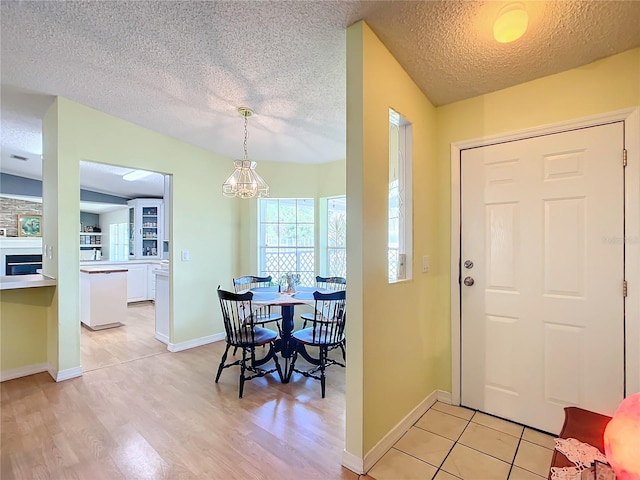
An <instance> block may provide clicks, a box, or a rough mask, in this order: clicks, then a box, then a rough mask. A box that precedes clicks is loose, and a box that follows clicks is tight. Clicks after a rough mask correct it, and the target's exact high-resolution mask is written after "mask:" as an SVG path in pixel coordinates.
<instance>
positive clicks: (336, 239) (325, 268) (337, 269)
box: [320, 196, 347, 277]
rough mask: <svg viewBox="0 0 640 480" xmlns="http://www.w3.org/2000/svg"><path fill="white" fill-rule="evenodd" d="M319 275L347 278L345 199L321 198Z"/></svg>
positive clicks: (342, 197) (343, 197)
mask: <svg viewBox="0 0 640 480" xmlns="http://www.w3.org/2000/svg"><path fill="white" fill-rule="evenodd" d="M320 211H321V215H320V230H321V233H320V242H321V251H320V263H321V266H320V274H321V275H322V276H325V277H346V276H347V199H346V197H345V196H341V197H329V198H323V199H322V201H321V205H320Z"/></svg>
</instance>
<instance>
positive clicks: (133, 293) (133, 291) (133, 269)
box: [80, 260, 160, 303]
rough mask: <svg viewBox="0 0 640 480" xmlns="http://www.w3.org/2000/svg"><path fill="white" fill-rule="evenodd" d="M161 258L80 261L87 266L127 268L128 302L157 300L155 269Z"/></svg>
mask: <svg viewBox="0 0 640 480" xmlns="http://www.w3.org/2000/svg"><path fill="white" fill-rule="evenodd" d="M159 266H160V260H120V261H113V260H89V261H84V262H80V268H85V267H119V268H126V269H127V302H128V303H133V302H145V301H148V300H155V297H156V279H155V275H154V274H153V271H154V270H155V269H156V268H158V267H159Z"/></svg>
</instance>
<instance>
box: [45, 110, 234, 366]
mask: <svg viewBox="0 0 640 480" xmlns="http://www.w3.org/2000/svg"><path fill="white" fill-rule="evenodd" d="M43 131H44V145H45V155H44V157H45V160H44V162H43V164H44V166H43V174H44V182H43V198H44V202H43V203H44V209H45V210H44V221H45V225H44V235H45V238H44V243H45V244H49V245H52V246H53V252H54V254H53V258H52V259H50V260H49V259H45V264H44V270H45V273H47V274H51V275H53V276H54V277H56V278H57V280H58V289H57V295H56V296H55V297H54V301H53V305H52V307H51V311H50V322H49V352H50V353H49V361H50V363H51V364H52V366H53V367H54V368H56V369H58V370H65V369H69V368H74V367H77V366H79V364H80V358H79V339H80V336H79V333H80V318H79V305H78V298H79V264H78V261H79V260H78V257H79V254H78V251H79V237H78V234H77V230H78V222H79V199H80V186H79V162H80V160H88V161H93V162H99V163H106V164H113V165H121V166H127V167H132V168H140V169H148V170H155V171H158V172H161V173H166V174H172V175H173V185H172V188H173V190H172V193H173V195H172V206H171V208H172V209H173V229H172V232H171V259H172V260H171V262H172V265H171V272H172V273H171V280H170V281H171V288H172V290H173V299H172V303H171V307H170V308H171V317H172V319H173V320H172V327H171V335H170V340H171V342H172V343H180V342H185V341H188V340H193V339H198V338H201V337H205V336H208V335H212V334H215V333H220V332H222V331H223V328H222V322H221V318H220V314H219V311H218V309H216V308H212V307H215V304H212V303H211V299H212V292H213V291H214V290H215V288H216V287H217V285H218V283H219V282H223V281H227V279H229V278H231V275H232V272H233V271H234V268H233V267H234V264H233V260H232V259H233V258H234V255H235V252H236V244H237V228H236V220H235V219H236V217H237V213H236V211H237V203H236V202H235V201H234V200H232V199H227V198H224V197H223V196H222V195H221V193H220V186H221V185H222V182H223V181H224V180H225V178H226V175H228V170H229V167H230V166H231V162H230V161H229V160H228V159H226V158H224V157H221V156H218V155H214V154H212V153H210V152H207V151H205V150H203V149H200V148H198V147H194V146H192V145H188V144H185V143H183V142H180V141H177V140H175V139H172V138H170V137H167V136H165V135H161V134H159V133H156V132H152V131H150V130H147V129H145V128H142V127H139V126H137V125H134V124H132V123H129V122H126V121H124V120H120V119H118V118H115V117H112V116H110V115H106V114H104V113H101V112H98V111H97V110H93V109H91V108H88V107H85V106H82V105H80V104H77V103H74V102H71V101H69V100H66V99H64V98H58V99H56V101H55V103H54V105H53V106H52V107H51V109H50V110H49V111H48V112H47V114H46V117H45V121H44V124H43ZM181 250H189V252H190V261H189V262H181V261H179V259H180V252H181ZM214 252H215V254H214ZM175 312H179V314H175ZM56 348H57V349H58V351H56ZM58 352H59V353H58Z"/></svg>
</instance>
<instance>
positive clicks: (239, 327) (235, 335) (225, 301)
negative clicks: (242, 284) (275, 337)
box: [218, 287, 255, 346]
mask: <svg viewBox="0 0 640 480" xmlns="http://www.w3.org/2000/svg"><path fill="white" fill-rule="evenodd" d="M218 298H219V299H220V308H221V310H222V319H223V321H224V330H225V333H226V334H227V343H229V344H231V345H237V346H246V345H253V344H255V336H254V328H253V326H254V325H253V323H254V318H253V313H252V312H253V305H252V299H253V293H251V292H246V293H233V292H227V291H226V290H221V289H220V287H218Z"/></svg>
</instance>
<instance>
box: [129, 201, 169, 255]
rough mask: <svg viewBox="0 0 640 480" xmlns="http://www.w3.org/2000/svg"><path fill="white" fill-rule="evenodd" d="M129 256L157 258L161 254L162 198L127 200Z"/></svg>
mask: <svg viewBox="0 0 640 480" xmlns="http://www.w3.org/2000/svg"><path fill="white" fill-rule="evenodd" d="M127 203H128V205H129V258H130V259H132V260H143V259H159V258H160V256H161V255H162V244H161V240H162V223H163V218H162V203H163V202H162V200H158V199H155V198H137V199H135V200H129V201H128V202H127Z"/></svg>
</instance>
